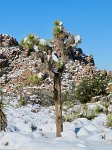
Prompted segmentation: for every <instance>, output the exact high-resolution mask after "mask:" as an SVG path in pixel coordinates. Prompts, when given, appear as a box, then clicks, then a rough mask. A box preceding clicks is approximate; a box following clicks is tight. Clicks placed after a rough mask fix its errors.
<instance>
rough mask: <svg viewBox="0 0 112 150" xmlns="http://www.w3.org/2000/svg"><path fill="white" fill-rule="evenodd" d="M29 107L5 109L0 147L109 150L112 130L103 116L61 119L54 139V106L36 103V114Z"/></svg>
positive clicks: (43, 149)
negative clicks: (59, 131)
mask: <svg viewBox="0 0 112 150" xmlns="http://www.w3.org/2000/svg"><path fill="white" fill-rule="evenodd" d="M32 109H34V106H31V105H29V106H26V107H22V108H14V107H9V108H7V109H6V110H5V112H6V114H7V119H8V129H7V132H0V150H2V149H15V150H100V149H101V150H112V129H110V128H107V127H106V126H105V121H106V116H105V115H103V114H101V115H99V116H98V117H97V118H95V119H94V120H92V121H89V120H87V119H86V118H78V119H76V120H74V121H73V122H64V131H63V132H62V137H60V138H56V136H55V111H54V108H53V107H49V108H44V107H39V106H38V105H37V106H35V109H36V110H37V111H38V113H34V112H31V110H32ZM104 138H105V139H104Z"/></svg>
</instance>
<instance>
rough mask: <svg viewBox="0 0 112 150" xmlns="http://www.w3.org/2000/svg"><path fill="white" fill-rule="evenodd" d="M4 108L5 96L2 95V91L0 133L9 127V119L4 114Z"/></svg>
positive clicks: (0, 97) (0, 95)
mask: <svg viewBox="0 0 112 150" xmlns="http://www.w3.org/2000/svg"><path fill="white" fill-rule="evenodd" d="M3 107H4V104H3V95H2V92H1V91H0V131H2V130H4V131H5V130H6V127H7V118H6V115H5V114H4V112H3Z"/></svg>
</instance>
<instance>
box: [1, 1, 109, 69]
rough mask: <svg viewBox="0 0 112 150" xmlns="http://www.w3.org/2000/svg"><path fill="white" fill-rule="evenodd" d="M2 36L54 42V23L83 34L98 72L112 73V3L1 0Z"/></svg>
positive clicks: (87, 52) (83, 39)
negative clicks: (28, 35) (28, 37)
mask: <svg viewBox="0 0 112 150" xmlns="http://www.w3.org/2000/svg"><path fill="white" fill-rule="evenodd" d="M0 14H1V15H0V33H6V34H9V35H11V36H14V37H15V38H16V39H17V40H18V41H20V40H21V39H22V38H24V37H25V36H27V34H28V33H35V34H37V35H39V36H40V37H41V38H45V39H51V38H52V31H53V23H54V20H56V19H59V20H61V21H62V22H63V23H64V25H65V27H66V28H67V29H68V30H69V31H70V32H72V33H73V34H80V35H81V38H82V44H80V45H79V46H80V47H81V48H83V52H84V53H85V54H92V55H93V57H94V59H95V63H96V66H97V68H98V69H106V70H112V58H111V57H112V0H1V1H0Z"/></svg>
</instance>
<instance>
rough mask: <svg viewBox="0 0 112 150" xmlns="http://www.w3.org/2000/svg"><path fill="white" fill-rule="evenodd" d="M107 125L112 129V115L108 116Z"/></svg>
mask: <svg viewBox="0 0 112 150" xmlns="http://www.w3.org/2000/svg"><path fill="white" fill-rule="evenodd" d="M106 125H107V126H108V127H112V114H109V115H108V116H107V122H106Z"/></svg>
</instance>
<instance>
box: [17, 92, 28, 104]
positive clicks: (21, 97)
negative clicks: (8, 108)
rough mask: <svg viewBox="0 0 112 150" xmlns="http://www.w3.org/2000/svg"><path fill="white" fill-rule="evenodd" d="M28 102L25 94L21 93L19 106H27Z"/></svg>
mask: <svg viewBox="0 0 112 150" xmlns="http://www.w3.org/2000/svg"><path fill="white" fill-rule="evenodd" d="M27 104H28V102H27V100H26V99H25V97H24V95H23V94H21V95H20V99H19V101H18V107H21V106H26V105H27Z"/></svg>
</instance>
